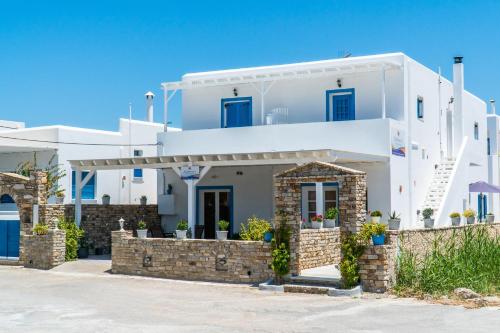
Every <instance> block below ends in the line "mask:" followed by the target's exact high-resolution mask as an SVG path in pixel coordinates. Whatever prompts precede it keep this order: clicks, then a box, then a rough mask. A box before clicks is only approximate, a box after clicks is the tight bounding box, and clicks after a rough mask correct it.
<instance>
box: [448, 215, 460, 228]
mask: <svg viewBox="0 0 500 333" xmlns="http://www.w3.org/2000/svg"><path fill="white" fill-rule="evenodd" d="M450 218H451V225H454V226H457V225H460V213H457V212H453V213H451V214H450Z"/></svg>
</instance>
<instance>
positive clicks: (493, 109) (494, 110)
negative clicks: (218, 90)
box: [490, 98, 497, 114]
mask: <svg viewBox="0 0 500 333" xmlns="http://www.w3.org/2000/svg"><path fill="white" fill-rule="evenodd" d="M490 106H491V107H490V114H497V109H496V106H495V100H494V99H493V98H492V99H490Z"/></svg>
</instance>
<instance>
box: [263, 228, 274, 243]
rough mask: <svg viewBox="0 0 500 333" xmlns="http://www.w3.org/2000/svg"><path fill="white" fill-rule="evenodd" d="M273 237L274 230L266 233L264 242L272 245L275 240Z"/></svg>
mask: <svg viewBox="0 0 500 333" xmlns="http://www.w3.org/2000/svg"><path fill="white" fill-rule="evenodd" d="M273 236H274V231H273V230H268V231H266V232H265V233H264V242H266V243H271V241H272V240H273Z"/></svg>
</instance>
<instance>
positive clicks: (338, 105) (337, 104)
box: [326, 88, 356, 121]
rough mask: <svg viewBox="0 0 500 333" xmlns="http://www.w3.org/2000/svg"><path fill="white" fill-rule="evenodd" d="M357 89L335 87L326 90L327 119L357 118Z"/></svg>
mask: <svg viewBox="0 0 500 333" xmlns="http://www.w3.org/2000/svg"><path fill="white" fill-rule="evenodd" d="M355 97H356V96H355V91H354V89H353V88H349V89H335V90H327V91H326V121H330V120H332V121H344V120H355V119H356V105H355V101H356V98H355Z"/></svg>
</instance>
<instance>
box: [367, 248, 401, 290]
mask: <svg viewBox="0 0 500 333" xmlns="http://www.w3.org/2000/svg"><path fill="white" fill-rule="evenodd" d="M396 260H397V251H396V246H395V245H381V246H373V245H370V246H368V247H367V248H366V249H365V252H364V253H363V255H362V256H361V257H360V258H359V262H358V263H359V277H360V279H361V285H362V287H363V290H364V291H369V292H376V293H383V292H386V291H387V290H389V289H390V288H391V287H392V286H393V285H394V282H395V279H396Z"/></svg>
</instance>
